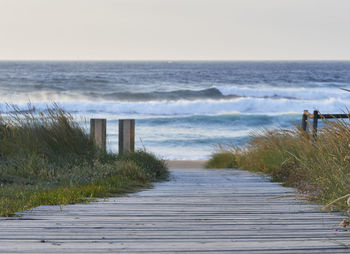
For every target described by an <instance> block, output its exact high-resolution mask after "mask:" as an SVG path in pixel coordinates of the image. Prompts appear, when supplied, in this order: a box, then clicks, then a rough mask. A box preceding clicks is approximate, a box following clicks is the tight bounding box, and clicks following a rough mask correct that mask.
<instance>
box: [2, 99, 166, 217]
mask: <svg viewBox="0 0 350 254" xmlns="http://www.w3.org/2000/svg"><path fill="white" fill-rule="evenodd" d="M167 176H168V171H167V168H166V166H165V163H164V162H163V161H161V160H158V159H157V158H155V156H153V155H152V154H149V153H147V152H145V151H137V152H135V153H127V154H123V155H114V154H108V153H106V152H104V151H102V150H101V149H99V148H98V147H97V146H96V145H95V144H94V143H93V141H92V140H90V138H89V136H88V135H87V134H86V132H85V131H84V130H83V129H82V128H81V127H80V126H79V125H78V124H77V123H76V122H75V121H74V120H73V118H72V117H71V116H70V115H69V114H67V113H65V112H63V111H62V110H61V109H59V108H58V107H57V106H53V107H51V108H48V109H47V110H46V111H45V112H39V113H38V112H35V110H34V109H33V108H31V107H30V106H29V107H28V110H27V111H19V110H18V109H16V107H12V108H11V113H10V114H6V115H3V116H2V117H0V216H11V215H14V214H15V213H16V212H19V211H23V210H27V209H30V208H33V207H36V206H39V205H59V204H72V203H77V202H85V201H89V200H91V199H93V198H97V197H108V196H115V195H120V194H123V193H127V192H133V191H136V190H138V189H140V188H144V187H150V186H151V182H152V181H158V180H163V179H166V178H167Z"/></svg>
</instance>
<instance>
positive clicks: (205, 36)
mask: <svg viewBox="0 0 350 254" xmlns="http://www.w3.org/2000/svg"><path fill="white" fill-rule="evenodd" d="M349 12H350V0H0V60H350V49H349V45H350V32H349V29H350V15H349Z"/></svg>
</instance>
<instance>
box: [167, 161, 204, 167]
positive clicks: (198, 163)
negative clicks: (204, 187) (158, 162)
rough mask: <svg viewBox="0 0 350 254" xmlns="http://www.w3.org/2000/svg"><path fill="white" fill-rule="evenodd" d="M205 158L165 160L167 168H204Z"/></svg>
mask: <svg viewBox="0 0 350 254" xmlns="http://www.w3.org/2000/svg"><path fill="white" fill-rule="evenodd" d="M206 162H207V161H205V160H201V161H200V160H167V161H166V164H167V165H168V167H169V168H204V165H205V163H206Z"/></svg>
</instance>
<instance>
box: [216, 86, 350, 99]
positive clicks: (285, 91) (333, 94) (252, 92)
mask: <svg viewBox="0 0 350 254" xmlns="http://www.w3.org/2000/svg"><path fill="white" fill-rule="evenodd" d="M344 86H345V85H344ZM215 88H216V89H218V90H219V91H220V92H221V93H222V94H223V95H226V96H227V95H236V96H241V97H257V98H265V97H277V98H294V99H299V100H325V99H331V98H340V99H343V100H345V99H347V100H348V99H350V93H349V92H345V91H343V90H341V89H339V88H338V87H334V88H329V87H327V88H321V87H317V88H306V87H290V88H282V87H272V86H264V85H263V86H260V87H254V88H253V87H242V86H220V87H215Z"/></svg>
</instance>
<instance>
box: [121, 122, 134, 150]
mask: <svg viewBox="0 0 350 254" xmlns="http://www.w3.org/2000/svg"><path fill="white" fill-rule="evenodd" d="M134 150H135V120H134V119H120V120H119V153H120V154H122V153H126V152H133V151H134Z"/></svg>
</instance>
